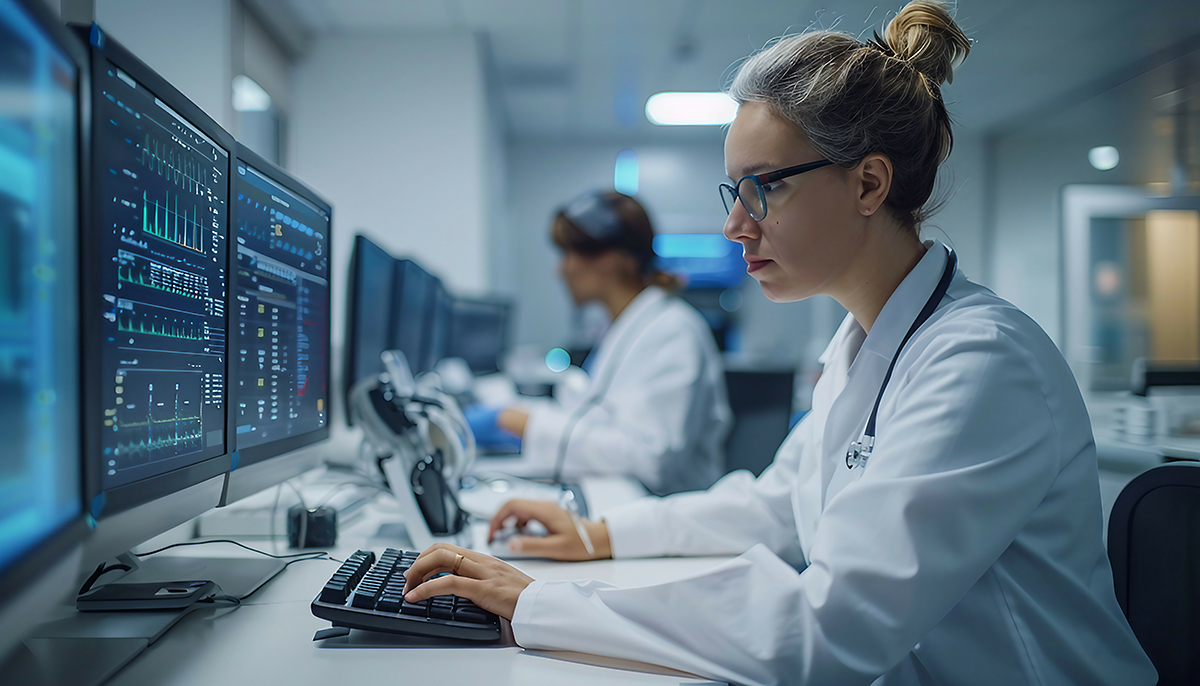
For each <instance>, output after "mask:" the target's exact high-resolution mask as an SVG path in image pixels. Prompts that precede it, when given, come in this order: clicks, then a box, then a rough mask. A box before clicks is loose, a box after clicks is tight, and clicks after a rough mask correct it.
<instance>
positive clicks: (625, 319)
mask: <svg viewBox="0 0 1200 686" xmlns="http://www.w3.org/2000/svg"><path fill="white" fill-rule="evenodd" d="M666 298H667V292H666V291H664V290H663V289H661V288H659V287H658V286H647V287H646V288H645V289H644V290H642V292H641V293H638V294H637V295H636V296H634V298H633V300H631V301H630V302H629V304H628V305H626V306H625V309H624V310H621V314H619V315H617V318H616V319H614V320H613V323H612V324H611V325H609V327H608V331H607V332H605V334H604V338H602V339H601V340H600V345H599V346H597V347H596V351H595V352H594V353H592V354H593V355H595V356H596V361H595V363H594V364H589V367H590V369H588V374H590V375H591V376H592V378H593V379H595V378H598V377H599V376H600V375H601V373H602V372H601V370H603V369H606V368H607V365H608V357H609V356H610V355H611V354H612V351H613V348H614V346H616V345H617V341H620V340H621V339H622V338H623V337H624V336H625V335H626V333H627V332H628V330H629V328H630V327H631V326H633V324H634V322H637V321H639V320H640V319H641V318H642V315H641V313H642V312H645V311H646V310H648V309H650V308H652V307H657V305H656V303H660V302H662V301H663V300H665V299H666Z"/></svg>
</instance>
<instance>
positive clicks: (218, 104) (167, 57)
mask: <svg viewBox="0 0 1200 686" xmlns="http://www.w3.org/2000/svg"><path fill="white" fill-rule="evenodd" d="M230 11H231V0H202V1H197V2H162V1H161V0H96V23H97V24H99V25H100V28H102V29H104V31H105V32H106V33H108V34H109V35H110V36H112V37H113V38H115V39H116V40H117V41H118V42H119V43H121V45H124V46H125V47H126V48H128V49H129V51H130V52H132V53H133V54H134V55H136V56H138V57H139V58H140V59H141V60H142V61H143V62H145V63H146V64H148V65H150V68H151V69H154V71H156V72H158V73H159V74H160V75H161V76H162V77H163V78H164V79H166V80H167V81H169V82H170V83H171V85H173V86H175V87H176V88H178V89H179V90H180V91H181V92H182V93H183V94H184V95H186V96H187V97H188V99H190V100H191V101H192V102H194V103H196V104H197V105H198V106H199V107H200V108H201V109H203V110H204V111H205V112H206V113H207V114H208V116H210V117H212V118H213V119H215V120H216V121H217V123H218V124H220V125H221V126H222V127H224V128H225V129H226V130H229V131H232V128H231V127H232V125H233V104H232V102H231V99H232V95H231V86H230V83H231V81H232V79H233V73H232V66H231V57H230V55H231V48H230V45H231V23H230Z"/></svg>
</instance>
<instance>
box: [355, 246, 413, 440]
mask: <svg viewBox="0 0 1200 686" xmlns="http://www.w3.org/2000/svg"><path fill="white" fill-rule="evenodd" d="M363 243H367V244H369V245H370V246H371V247H372V248H374V249H376V250H379V252H381V253H383V254H385V255H387V256H388V257H389V258H391V260H392V273H391V275H390V278H389V279H388V281H389V282H390V283H391V289H390V290H389V291H388V293H387V298H388V301H389V304H390V305H391V306H389V307H388V321H387V324H386V328H385V330H386V331H387V337H386V338H387V341H388V343H387V346H389V347H390V346H391V344H392V342H393V341H392V336H393V333H392V327H393V325H394V322H395V317H396V308H395V306H394V303H392V300H393V298H394V296H395V279H396V265H397V264H398V263H399V262H398V260H396V258H395V257H393V256H392V254H391V253H390V252H388V251H387V249H385V248H384V247H383V246H382V245H379V244H378V243H376V242H375V241H373V240H371V239H370V238H368V237H367V236H365V235H363V234H361V233H359V234H355V235H354V243H353V245H352V247H351V248H350V265H349V270H348V271H347V272H346V331H345V333H344V334H343V335H344V338H343V339H342V347H343V351H342V385H343V387H344V390H345V393H344V395H343V401H344V403H345V404H344V405H343V407H345V408H346V413H345V415H346V424H347V425H348V426H353V424H354V422H353V420H352V418H351V417H350V391H351V389H353V388H354V384H355V383H356V382H357V379H355V378H354V369H355V367H356V366H357V364H358V351H357V347H358V346H357V345H356V344H357V342H358V333H357V328H358V320H359V318H360V315H361V312H360V308H359V304H360V300H361V298H360V296H359V293H358V290H359V286H360V284H359V281H358V277H359V269H360V268H361V265H360V263H359V261H360V259H361V258H360V255H361V254H362V248H361V246H362V245H363ZM386 349H387V348H386V347H385V350H386Z"/></svg>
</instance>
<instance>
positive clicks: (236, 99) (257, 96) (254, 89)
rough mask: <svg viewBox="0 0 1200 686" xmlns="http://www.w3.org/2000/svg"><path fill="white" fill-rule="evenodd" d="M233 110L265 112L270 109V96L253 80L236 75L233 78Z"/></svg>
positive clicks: (242, 75) (243, 75)
mask: <svg viewBox="0 0 1200 686" xmlns="http://www.w3.org/2000/svg"><path fill="white" fill-rule="evenodd" d="M233 109H234V110H235V111H238V112H266V111H267V110H269V109H271V96H270V95H268V94H267V92H266V91H265V90H263V87H262V86H260V85H258V83H257V82H256V81H255V80H254V79H252V78H250V77H249V76H246V75H245V74H238V75H237V76H235V77H233Z"/></svg>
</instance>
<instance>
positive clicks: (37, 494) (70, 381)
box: [0, 0, 87, 658]
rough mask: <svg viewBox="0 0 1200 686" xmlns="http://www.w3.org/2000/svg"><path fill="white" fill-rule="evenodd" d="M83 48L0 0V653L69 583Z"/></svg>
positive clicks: (79, 479)
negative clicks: (1, 436)
mask: <svg viewBox="0 0 1200 686" xmlns="http://www.w3.org/2000/svg"><path fill="white" fill-rule="evenodd" d="M86 60H87V57H86V54H85V53H84V50H83V46H82V45H81V44H80V43H79V42H78V41H77V40H76V39H75V37H74V36H71V35H69V34H68V33H67V32H66V31H65V30H63V28H62V27H61V26H59V25H58V23H57V22H56V21H55V19H54V18H53V17H52V16H50V14H49V12H47V11H46V10H45V8H44V7H43V6H42V4H41V3H40V2H26V1H25V0H0V426H3V427H4V448H3V450H0V658H2V657H3V656H4V655H5V654H6V653H7V652H8V650H9V649H10V648H12V647H13V646H14V645H15V643H16V642H17V641H18V640H19V639H20V637H21V634H22V633H24V631H26V630H28V629H29V627H30V626H32V624H34V623H35V622H36V619H37V618H38V615H39V613H40V612H42V611H43V610H45V609H47V607H48V606H49V605H51V604H52V603H53V602H54V601H55V600H57V599H58V598H59V597H61V596H64V595H66V594H67V593H69V592H70V590H71V585H70V583H71V582H72V581H73V580H74V578H75V574H76V571H77V569H78V565H79V559H80V558H79V552H78V544H79V542H80V540H81V539H82V538H83V537H84V535H85V533H86V531H87V527H86V525H85V524H84V517H83V511H84V504H85V500H84V488H83V476H82V473H83V471H82V466H83V462H82V456H81V451H82V431H81V430H80V415H81V406H80V403H81V391H80V372H79V370H80V364H79V348H80V337H79V323H78V322H79V302H78V301H79V281H78V270H79V248H78V241H79V226H80V215H79V213H80V207H81V203H80V191H81V188H82V185H83V184H81V173H82V167H83V165H82V163H81V159H83V154H84V152H85V150H86V146H85V145H84V144H83V140H84V139H83V138H82V137H81V132H82V130H83V123H84V117H85V114H86V113H85V111H84V110H85V107H84V106H83V103H85V97H81V96H86V92H87V91H86V84H87V72H86V67H85V65H86Z"/></svg>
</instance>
